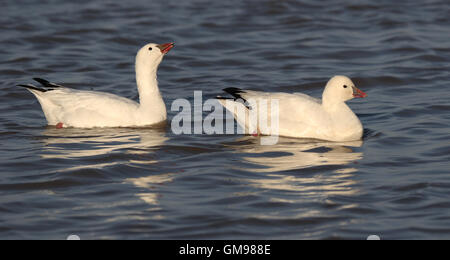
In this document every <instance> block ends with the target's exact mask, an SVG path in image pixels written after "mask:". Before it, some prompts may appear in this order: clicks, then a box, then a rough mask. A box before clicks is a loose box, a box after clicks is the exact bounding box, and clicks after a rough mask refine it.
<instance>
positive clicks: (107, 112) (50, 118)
mask: <svg viewBox="0 0 450 260" xmlns="http://www.w3.org/2000/svg"><path fill="white" fill-rule="evenodd" d="M173 46H174V45H173V43H169V44H162V45H157V44H147V45H145V46H144V47H142V48H141V49H140V50H139V52H138V53H137V55H136V83H137V86H138V91H139V100H140V102H139V103H137V102H135V101H133V100H130V99H127V98H124V97H120V96H117V95H114V94H109V93H104V92H97V91H85V90H75V89H70V88H66V87H63V86H60V85H57V84H54V83H50V82H48V81H46V80H43V79H39V78H35V80H36V81H38V82H39V83H40V84H42V85H43V88H39V87H36V86H33V85H19V86H21V87H26V88H27V89H28V90H30V92H31V93H33V94H34V95H35V96H36V98H37V99H38V101H39V103H40V104H41V107H42V110H43V112H44V115H45V117H46V119H47V122H48V125H56V126H58V127H76V128H94V127H142V126H149V125H154V124H157V123H160V122H163V121H165V120H166V119H167V111H166V106H165V103H164V100H163V98H162V96H161V93H160V91H159V88H158V82H157V69H158V66H159V64H160V63H161V61H162V59H163V56H164V55H165V54H166V53H167V52H169V51H170V49H172V48H173Z"/></svg>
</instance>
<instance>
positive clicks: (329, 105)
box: [218, 76, 367, 142]
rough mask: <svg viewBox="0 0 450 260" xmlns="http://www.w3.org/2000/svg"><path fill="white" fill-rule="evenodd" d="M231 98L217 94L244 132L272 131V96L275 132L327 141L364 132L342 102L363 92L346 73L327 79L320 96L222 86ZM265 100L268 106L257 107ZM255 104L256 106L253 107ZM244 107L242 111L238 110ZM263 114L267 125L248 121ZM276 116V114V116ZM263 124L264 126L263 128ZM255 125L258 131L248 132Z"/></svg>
mask: <svg viewBox="0 0 450 260" xmlns="http://www.w3.org/2000/svg"><path fill="white" fill-rule="evenodd" d="M224 91H225V92H227V93H229V94H231V95H232V96H233V98H231V99H230V98H224V97H218V99H219V101H220V103H221V104H222V105H223V106H224V107H225V108H226V109H227V110H229V111H230V112H231V113H232V114H233V115H234V117H235V119H236V121H237V122H238V123H239V124H240V125H241V126H242V127H243V128H244V129H245V131H246V133H247V134H253V135H256V134H261V135H272V134H273V133H274V132H273V130H271V129H270V124H271V123H270V122H271V120H270V118H272V115H271V111H272V110H271V108H270V104H271V101H272V100H277V102H278V112H279V114H278V135H279V136H285V137H295V138H314V139H321V140H329V141H337V142H340V141H356V140H361V138H362V136H363V126H362V124H361V121H360V120H359V119H358V117H357V116H356V115H355V114H354V113H353V111H352V110H351V109H350V108H349V107H348V106H347V104H346V103H345V102H346V101H348V100H351V99H353V98H364V97H366V96H367V94H366V93H364V92H362V91H361V90H359V89H358V88H356V87H355V84H353V82H352V81H351V79H349V78H348V77H345V76H335V77H333V78H331V79H330V81H329V82H328V83H327V85H326V87H325V90H324V92H323V95H322V100H319V99H316V98H313V97H310V96H308V95H305V94H302V93H294V94H288V93H265V92H258V91H246V90H241V89H237V88H227V89H224ZM266 102H267V104H268V110H266V111H264V110H263V109H258V108H259V107H260V104H265V103H266ZM255 108H256V109H255ZM244 109H245V113H242V112H240V111H242V110H244ZM252 113H257V115H253V116H254V117H253V118H266V122H269V123H268V126H269V128H266V127H261V126H260V125H259V124H260V121H257V123H253V125H249V124H251V122H254V121H251V120H249V116H252V115H251V114H252ZM275 118H276V117H275ZM263 128H265V129H263ZM249 129H256V131H257V132H253V133H252V132H251V131H254V130H249Z"/></svg>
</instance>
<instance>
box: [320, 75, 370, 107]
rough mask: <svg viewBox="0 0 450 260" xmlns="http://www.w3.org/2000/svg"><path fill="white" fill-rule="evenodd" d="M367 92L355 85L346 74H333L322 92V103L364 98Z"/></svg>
mask: <svg viewBox="0 0 450 260" xmlns="http://www.w3.org/2000/svg"><path fill="white" fill-rule="evenodd" d="M365 97H367V94H366V93H364V92H363V91H361V90H360V89H358V88H357V87H355V84H354V83H353V82H352V80H351V79H350V78H348V77H346V76H334V77H333V78H331V79H330V80H329V81H328V83H327V85H326V87H325V90H324V92H323V95H322V100H323V102H324V103H340V102H346V101H348V100H351V99H353V98H365Z"/></svg>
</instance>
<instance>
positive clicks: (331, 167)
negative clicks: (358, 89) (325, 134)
mask: <svg viewBox="0 0 450 260" xmlns="http://www.w3.org/2000/svg"><path fill="white" fill-rule="evenodd" d="M362 144H363V142H362V141H354V142H344V143H335V142H326V141H318V140H310V139H290V138H280V140H279V143H278V144H277V145H272V146H264V145H259V144H257V139H252V138H251V137H245V138H243V139H240V140H239V141H238V142H237V143H234V144H231V145H230V146H231V147H232V148H233V149H235V151H236V152H237V153H240V154H242V155H241V156H242V160H243V161H244V162H245V165H246V167H245V170H246V171H252V172H255V173H266V174H264V175H256V176H255V177H254V178H249V179H248V180H247V181H248V183H249V184H250V185H251V186H254V187H257V188H260V189H265V190H283V191H297V192H301V194H302V195H312V196H316V195H320V196H329V195H334V194H340V195H344V194H346V195H349V194H354V193H355V192H357V191H356V190H355V189H354V188H353V186H354V184H355V181H354V180H352V178H351V177H352V174H353V173H354V172H356V171H357V169H356V168H355V167H356V162H357V161H358V160H361V159H362V158H363V153H362V152H356V151H354V150H357V149H358V148H359V147H361V146H362ZM303 198H304V197H303Z"/></svg>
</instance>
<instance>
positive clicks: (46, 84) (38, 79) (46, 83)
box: [33, 78, 62, 88]
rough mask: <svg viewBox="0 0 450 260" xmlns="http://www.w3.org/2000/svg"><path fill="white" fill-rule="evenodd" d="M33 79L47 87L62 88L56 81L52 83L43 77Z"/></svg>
mask: <svg viewBox="0 0 450 260" xmlns="http://www.w3.org/2000/svg"><path fill="white" fill-rule="evenodd" d="M33 80H35V81H37V82H39V83H40V84H41V85H42V86H44V87H46V88H60V87H62V86H61V85H57V84H55V83H51V82H50V81H48V80H45V79H41V78H33Z"/></svg>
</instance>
